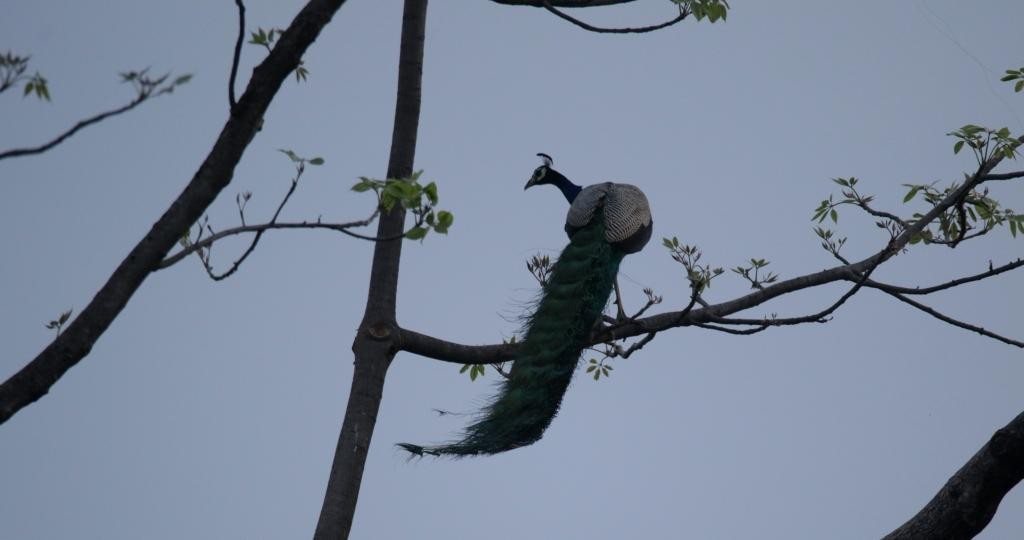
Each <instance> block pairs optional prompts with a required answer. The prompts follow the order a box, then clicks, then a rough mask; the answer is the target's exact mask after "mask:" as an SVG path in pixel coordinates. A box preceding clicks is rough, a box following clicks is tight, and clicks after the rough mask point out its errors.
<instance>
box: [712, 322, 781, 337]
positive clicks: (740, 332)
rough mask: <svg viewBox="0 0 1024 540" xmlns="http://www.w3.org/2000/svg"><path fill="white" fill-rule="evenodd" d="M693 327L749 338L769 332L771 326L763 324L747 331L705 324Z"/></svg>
mask: <svg viewBox="0 0 1024 540" xmlns="http://www.w3.org/2000/svg"><path fill="white" fill-rule="evenodd" d="M693 326H696V327H697V328H703V329H705V330H714V331H716V332H724V333H726V334H732V335H734V336H749V335H751V334H756V333H758V332H763V331H765V330H767V329H768V327H769V326H770V325H768V324H762V325H760V326H757V327H754V328H746V329H737V328H729V327H728V326H718V325H715V324H705V323H697V324H695V325H693Z"/></svg>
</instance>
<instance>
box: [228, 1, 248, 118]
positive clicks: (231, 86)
mask: <svg viewBox="0 0 1024 540" xmlns="http://www.w3.org/2000/svg"><path fill="white" fill-rule="evenodd" d="M235 5H236V6H238V39H237V40H236V41H235V54H234V56H233V57H232V59H231V76H230V77H228V104H230V105H231V110H232V111H234V110H235V106H236V105H238V102H237V101H236V100H235V77H237V76H238V62H239V59H240V58H241V57H242V41H243V40H244V39H245V4H243V3H242V0H235Z"/></svg>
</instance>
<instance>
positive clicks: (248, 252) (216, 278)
mask: <svg viewBox="0 0 1024 540" xmlns="http://www.w3.org/2000/svg"><path fill="white" fill-rule="evenodd" d="M303 170H304V169H303V168H302V167H299V170H298V174H296V175H295V178H293V179H292V183H291V185H290V186H288V193H285V195H284V198H283V199H281V204H278V205H277V210H275V211H274V216H273V217H271V218H270V222H269V225H274V224H275V223H277V217H278V216H279V215H281V210H283V209H284V205H286V204H288V199H291V197H292V194H293V193H295V188H296V187H298V185H299V178H301V177H302V172H303ZM266 231H267V229H262V230H258V231H256V236H254V237H253V239H252V242H251V243H250V244H249V247H248V248H246V250H245V252H244V253H242V256H241V257H239V258H238V259H235V262H234V263H232V264H231V268H229V269H228V270H226V271H225V272H223V273H221V274H217V273H215V272H214V271H213V267H212V266H211V265H210V257H209V254H207V256H206V257H205V258H203V257H200V259H201V260H202V262H203V267H204V268H206V273H207V274H208V275H209V276H210V279H212V280H214V281H220V280H222V279H227V278H228V277H231V275H232V274H234V273H235V272H237V271H238V268H239V267H240V266H242V263H243V262H245V260H246V259H248V258H249V255H251V254H252V252H253V251H254V250H255V249H256V245H257V244H259V243H260V238H263V233H265V232H266ZM211 232H212V231H211Z"/></svg>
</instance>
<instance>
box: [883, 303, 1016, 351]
mask: <svg viewBox="0 0 1024 540" xmlns="http://www.w3.org/2000/svg"><path fill="white" fill-rule="evenodd" d="M882 292H884V293H886V294H888V295H889V296H892V297H894V298H896V299H897V300H899V301H900V302H904V303H906V304H909V305H911V306H914V307H916V308H917V309H919V310H921V311H923V312H925V313H927V314H929V315H931V316H932V317H935V318H936V319H938V320H940V321H942V322H945V323H949V324H951V325H953V326H956V327H959V328H963V329H964V330H970V331H971V332H977V333H979V334H981V335H983V336H986V337H990V338H992V339H994V340H996V341H1002V342H1003V343H1006V344H1007V345H1013V346H1015V347H1020V348H1022V349H1024V342H1021V341H1017V340H1014V339H1010V338H1007V337H1003V336H1001V335H999V334H996V333H995V332H990V331H988V330H985V329H984V328H982V327H980V326H975V325H973V324H969V323H965V322H963V321H958V320H956V319H954V318H952V317H950V316H948V315H943V314H942V313H939V312H938V311H936V310H935V309H933V308H931V307H928V306H926V305H924V304H922V303H920V302H917V301H915V300H911V299H910V298H907V297H906V296H903V295H902V294H899V293H894V292H889V291H886V290H884V289H882Z"/></svg>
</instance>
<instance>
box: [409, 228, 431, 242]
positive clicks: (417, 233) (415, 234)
mask: <svg viewBox="0 0 1024 540" xmlns="http://www.w3.org/2000/svg"><path fill="white" fill-rule="evenodd" d="M426 235H427V229H425V228H423V227H413V228H412V229H409V232H407V233H405V237H406V238H408V239H409V240H422V239H423V237H424V236H426Z"/></svg>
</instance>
